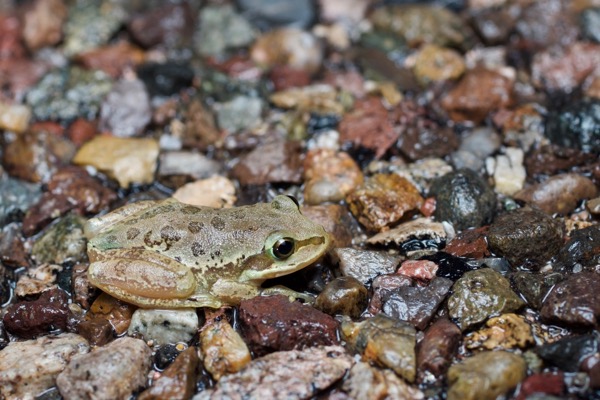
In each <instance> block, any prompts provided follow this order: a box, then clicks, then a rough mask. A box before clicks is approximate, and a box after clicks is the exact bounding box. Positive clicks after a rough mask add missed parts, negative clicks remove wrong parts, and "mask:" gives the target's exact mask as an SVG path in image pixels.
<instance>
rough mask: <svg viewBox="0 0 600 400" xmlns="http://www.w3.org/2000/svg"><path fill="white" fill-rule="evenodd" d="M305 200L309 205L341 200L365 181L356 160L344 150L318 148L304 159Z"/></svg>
mask: <svg viewBox="0 0 600 400" xmlns="http://www.w3.org/2000/svg"><path fill="white" fill-rule="evenodd" d="M304 179H305V186H304V200H305V202H306V203H307V204H320V203H325V202H328V201H330V202H339V201H341V200H343V199H344V197H345V196H346V195H347V194H348V193H349V192H350V191H352V190H353V189H354V188H356V187H357V186H358V185H360V184H361V183H363V174H362V172H361V170H360V167H359V166H358V165H357V164H356V162H355V161H354V160H353V159H352V157H350V156H349V155H348V153H344V152H336V151H335V150H331V149H315V150H311V151H309V152H308V153H307V154H306V158H305V159H304Z"/></svg>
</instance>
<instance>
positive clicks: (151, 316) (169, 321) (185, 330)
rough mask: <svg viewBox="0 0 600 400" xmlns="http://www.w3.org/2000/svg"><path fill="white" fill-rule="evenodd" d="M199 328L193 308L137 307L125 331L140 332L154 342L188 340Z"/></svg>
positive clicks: (129, 332) (131, 333) (163, 342)
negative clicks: (163, 308) (157, 308)
mask: <svg viewBox="0 0 600 400" xmlns="http://www.w3.org/2000/svg"><path fill="white" fill-rule="evenodd" d="M198 328H199V322H198V315H197V314H196V310H194V309H182V310H154V309H149V310H145V309H138V310H136V311H135V312H134V313H133V316H132V317H131V323H130V324H129V329H128V330H127V333H128V334H129V335H133V334H136V333H139V334H141V335H142V336H143V337H144V339H145V340H152V341H153V342H154V343H155V344H159V345H160V344H167V343H177V342H188V341H190V340H191V339H192V337H193V336H194V335H195V334H196V332H197V331H198Z"/></svg>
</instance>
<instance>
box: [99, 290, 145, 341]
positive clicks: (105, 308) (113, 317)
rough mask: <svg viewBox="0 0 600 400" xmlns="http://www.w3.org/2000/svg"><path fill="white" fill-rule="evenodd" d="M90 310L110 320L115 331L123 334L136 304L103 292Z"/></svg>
mask: <svg viewBox="0 0 600 400" xmlns="http://www.w3.org/2000/svg"><path fill="white" fill-rule="evenodd" d="M90 311H91V313H92V315H94V316H96V317H101V318H104V319H106V320H108V322H110V324H111V325H112V327H113V328H114V330H115V333H116V334H117V335H119V336H121V335H123V334H124V333H125V332H127V328H128V327H129V324H130V323H131V318H132V315H133V313H134V311H135V306H132V305H131V304H128V303H124V302H122V301H120V300H117V299H115V298H114V297H111V296H109V295H107V294H106V293H101V294H100V296H98V297H97V298H96V300H94V302H93V303H92V305H91V307H90Z"/></svg>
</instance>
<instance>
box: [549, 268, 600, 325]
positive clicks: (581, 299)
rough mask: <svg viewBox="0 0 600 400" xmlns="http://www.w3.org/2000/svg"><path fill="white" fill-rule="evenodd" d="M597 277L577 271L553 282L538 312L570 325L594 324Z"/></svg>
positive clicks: (597, 308)
mask: <svg viewBox="0 0 600 400" xmlns="http://www.w3.org/2000/svg"><path fill="white" fill-rule="evenodd" d="M599 290H600V276H598V274H597V273H595V272H580V273H578V274H574V275H571V276H570V277H568V278H567V279H565V280H564V281H562V282H560V283H558V284H556V285H555V286H554V287H553V288H552V290H551V291H550V293H549V294H548V296H546V298H545V299H544V302H543V305H542V309H541V310H540V314H541V316H542V318H543V319H545V320H546V321H549V322H556V323H559V324H561V325H566V326H572V327H594V326H596V325H597V324H598V318H600V305H599V304H598V302H597V301H596V294H597V293H598V291H599Z"/></svg>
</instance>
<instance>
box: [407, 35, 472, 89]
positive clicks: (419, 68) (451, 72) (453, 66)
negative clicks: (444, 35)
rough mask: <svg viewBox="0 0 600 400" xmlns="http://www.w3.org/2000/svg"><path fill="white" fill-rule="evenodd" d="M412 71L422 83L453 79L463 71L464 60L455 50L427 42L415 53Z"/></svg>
mask: <svg viewBox="0 0 600 400" xmlns="http://www.w3.org/2000/svg"><path fill="white" fill-rule="evenodd" d="M414 72H415V77H416V78H417V79H418V80H419V82H420V83H421V84H422V85H427V84H428V83H430V82H437V81H445V80H454V79H458V78H459V77H460V76H461V75H462V74H463V72H465V62H464V60H463V58H462V56H461V55H460V53H458V52H457V51H456V50H452V49H448V48H443V47H439V46H436V45H432V44H428V45H425V46H424V47H423V48H422V49H421V50H420V51H419V53H418V54H417V57H416V59H415V66H414Z"/></svg>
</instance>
